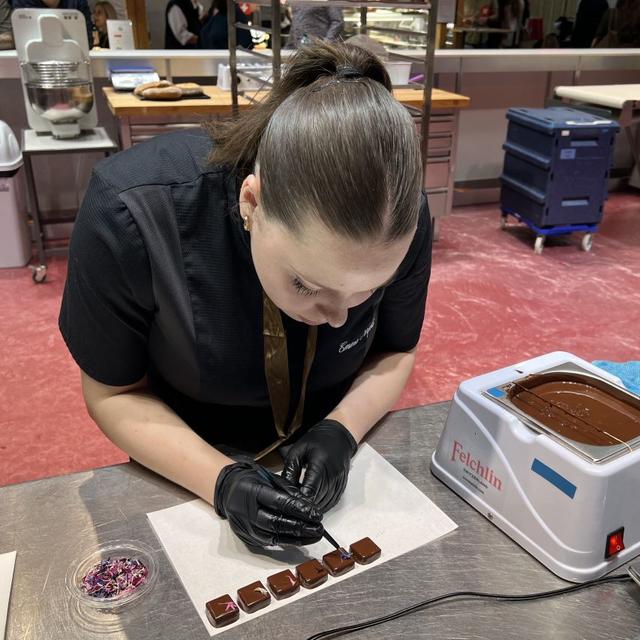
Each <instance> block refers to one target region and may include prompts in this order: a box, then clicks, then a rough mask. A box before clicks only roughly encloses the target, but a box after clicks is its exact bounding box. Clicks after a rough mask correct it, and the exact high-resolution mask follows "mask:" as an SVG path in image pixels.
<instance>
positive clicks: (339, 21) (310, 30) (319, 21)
mask: <svg viewBox="0 0 640 640" xmlns="http://www.w3.org/2000/svg"><path fill="white" fill-rule="evenodd" d="M343 30H344V17H343V15H342V9H341V8H339V7H309V6H294V7H291V36H290V38H289V42H288V44H287V48H292V49H297V48H298V47H299V46H300V45H301V44H308V43H310V42H311V40H312V39H314V38H319V39H321V40H327V41H328V42H334V41H336V40H338V39H339V38H340V36H341V35H342V32H343Z"/></svg>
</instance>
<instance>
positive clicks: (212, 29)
mask: <svg viewBox="0 0 640 640" xmlns="http://www.w3.org/2000/svg"><path fill="white" fill-rule="evenodd" d="M235 8H236V22H242V23H243V24H248V22H249V19H248V18H247V16H246V15H245V14H244V13H242V11H241V9H240V7H239V6H238V5H237V4H236V5H235ZM228 37H229V28H228V25H227V0H213V4H212V5H211V8H210V9H209V11H208V12H207V19H206V22H205V23H204V24H203V25H202V29H201V30H200V36H199V38H198V47H199V48H200V49H226V48H227V46H228ZM236 42H237V44H238V46H240V47H244V48H245V49H252V48H253V43H252V41H251V33H250V32H249V31H247V30H245V29H236Z"/></svg>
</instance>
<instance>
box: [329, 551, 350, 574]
mask: <svg viewBox="0 0 640 640" xmlns="http://www.w3.org/2000/svg"><path fill="white" fill-rule="evenodd" d="M322 562H323V563H324V566H325V567H327V569H328V570H329V573H330V574H331V575H332V576H341V575H342V574H343V573H347V571H351V569H353V565H354V564H355V560H354V559H353V554H352V553H347V552H346V551H345V550H344V549H336V550H335V551H332V552H331V553H327V554H325V555H324V556H322Z"/></svg>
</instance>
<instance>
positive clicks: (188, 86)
mask: <svg viewBox="0 0 640 640" xmlns="http://www.w3.org/2000/svg"><path fill="white" fill-rule="evenodd" d="M175 86H176V87H180V89H182V95H183V97H188V96H193V97H195V96H201V95H202V93H203V92H202V87H201V86H200V85H199V84H196V83H195V82H179V83H178V84H176V85H175Z"/></svg>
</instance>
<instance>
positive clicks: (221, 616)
mask: <svg viewBox="0 0 640 640" xmlns="http://www.w3.org/2000/svg"><path fill="white" fill-rule="evenodd" d="M205 608H206V611H207V620H209V622H210V623H211V624H212V625H213V626H214V627H225V626H227V625H228V624H231V623H232V622H235V621H236V620H237V619H238V618H239V617H240V610H239V609H238V605H237V604H236V603H235V602H234V601H233V599H232V598H231V596H230V595H229V594H228V593H225V594H224V595H223V596H220V597H219V598H215V600H209V602H207V604H206V605H205Z"/></svg>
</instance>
